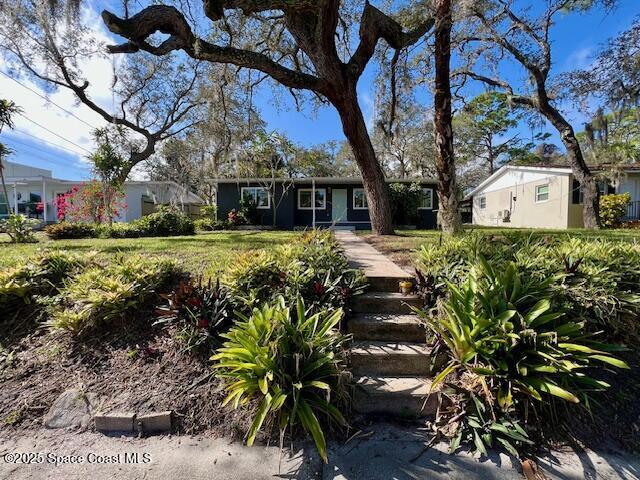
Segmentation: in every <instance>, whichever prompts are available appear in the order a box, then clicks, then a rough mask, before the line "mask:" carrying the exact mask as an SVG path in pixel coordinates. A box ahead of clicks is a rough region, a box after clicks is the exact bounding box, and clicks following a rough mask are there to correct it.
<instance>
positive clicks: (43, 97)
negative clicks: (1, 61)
mask: <svg viewBox="0 0 640 480" xmlns="http://www.w3.org/2000/svg"><path fill="white" fill-rule="evenodd" d="M0 73H1V74H2V75H4V76H5V77H7V78H8V79H9V80H13V81H14V82H15V83H17V84H18V85H20V86H21V87H23V88H26V89H27V90H29V91H30V92H33V93H35V94H36V95H37V96H39V97H40V98H42V99H44V100H46V101H47V103H50V104H51V105H54V106H56V107H58V108H59V109H60V110H62V111H63V112H65V113H68V114H69V115H71V116H72V117H73V118H75V119H76V120H79V121H81V122H82V123H84V124H85V125H87V126H88V127H91V128H93V129H95V128H97V127H95V126H94V125H91V124H90V123H89V122H87V121H86V120H83V119H82V118H80V117H79V116H77V115H76V114H75V113H73V112H72V111H70V110H67V109H66V108H64V107H61V106H60V105H58V104H57V103H56V102H54V101H53V100H51V99H49V98H47V97H45V96H44V95H42V94H41V93H40V92H38V91H37V90H34V89H33V88H31V87H29V86H27V85H25V84H24V83H22V82H20V81H19V80H17V79H15V78H13V77H12V76H10V75H8V74H6V73H5V72H3V71H2V70H0Z"/></svg>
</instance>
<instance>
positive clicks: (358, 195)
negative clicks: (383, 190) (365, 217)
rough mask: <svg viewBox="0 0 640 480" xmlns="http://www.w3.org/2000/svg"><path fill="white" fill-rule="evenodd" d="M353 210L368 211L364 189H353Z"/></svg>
mask: <svg viewBox="0 0 640 480" xmlns="http://www.w3.org/2000/svg"><path fill="white" fill-rule="evenodd" d="M353 209H354V210H368V209H369V203H368V202H367V195H366V194H365V193H364V188H354V189H353Z"/></svg>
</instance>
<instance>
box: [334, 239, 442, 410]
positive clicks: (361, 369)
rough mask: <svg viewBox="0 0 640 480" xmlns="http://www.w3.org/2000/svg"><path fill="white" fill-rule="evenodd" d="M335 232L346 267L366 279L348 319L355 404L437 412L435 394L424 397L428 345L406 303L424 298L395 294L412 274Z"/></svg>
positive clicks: (364, 407) (428, 366)
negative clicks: (343, 254) (400, 283)
mask: <svg viewBox="0 0 640 480" xmlns="http://www.w3.org/2000/svg"><path fill="white" fill-rule="evenodd" d="M335 236H336V239H337V240H338V241H339V242H340V244H341V245H342V247H343V249H344V252H345V255H346V257H347V259H348V260H349V264H350V266H351V267H352V268H356V269H359V270H362V271H363V272H364V274H365V276H366V277H367V280H368V281H369V290H368V291H367V293H365V294H363V295H359V296H357V297H355V298H354V302H353V315H352V316H351V318H350V319H349V320H348V322H347V329H348V331H349V333H351V334H352V335H353V339H354V342H353V345H352V348H351V367H352V370H353V375H354V379H355V382H356V391H355V398H354V408H355V409H356V411H358V412H360V413H382V414H387V415H393V416H403V417H422V416H428V415H433V414H435V412H436V409H437V404H438V395H436V394H433V395H429V396H428V393H429V390H430V388H431V383H430V375H431V349H430V348H429V347H428V346H427V345H426V328H425V326H424V325H423V324H422V323H421V322H420V319H419V317H418V316H417V315H416V314H414V313H413V311H412V310H411V307H410V306H412V305H413V306H416V307H419V306H421V305H422V300H421V299H420V297H418V296H417V295H413V294H409V295H405V294H402V293H398V292H399V282H401V281H413V278H412V277H411V275H409V274H408V273H407V272H405V271H404V270H402V269H401V268H400V267H399V266H398V265H396V264H395V263H393V262H392V261H391V260H389V259H388V258H387V257H385V256H384V255H382V254H381V253H380V252H378V251H377V250H376V249H375V248H373V247H372V246H371V245H369V244H368V243H366V242H365V241H364V240H362V239H360V238H358V237H357V236H356V235H355V234H354V233H352V232H346V231H337V232H335ZM427 396H428V399H427Z"/></svg>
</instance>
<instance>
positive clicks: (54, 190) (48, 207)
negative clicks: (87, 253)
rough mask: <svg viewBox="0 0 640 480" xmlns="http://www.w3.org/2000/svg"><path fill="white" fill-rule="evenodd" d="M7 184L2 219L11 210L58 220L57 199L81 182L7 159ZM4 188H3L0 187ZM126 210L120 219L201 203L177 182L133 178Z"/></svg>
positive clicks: (0, 212)
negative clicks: (157, 207) (159, 208)
mask: <svg viewBox="0 0 640 480" xmlns="http://www.w3.org/2000/svg"><path fill="white" fill-rule="evenodd" d="M4 166H5V169H4V175H5V183H6V185H7V190H8V192H7V193H8V194H9V198H8V199H5V198H4V194H3V193H2V192H1V191H0V218H3V217H6V216H7V215H8V214H9V213H22V214H25V215H28V216H30V217H33V218H39V219H42V220H45V221H46V222H49V223H50V222H56V221H57V220H58V212H57V209H56V202H55V201H54V199H55V198H56V197H57V196H58V195H62V194H65V193H67V192H68V191H69V190H71V188H72V187H73V186H74V185H80V184H81V183H82V182H80V181H75V180H62V179H59V178H54V177H53V175H52V172H51V171H50V170H45V169H42V168H35V167H30V166H27V165H22V164H19V163H14V162H7V161H5V162H4ZM0 190H1V188H0ZM124 193H125V199H124V201H125V203H126V205H127V207H126V209H125V210H124V211H123V212H122V213H121V215H120V217H119V218H118V219H117V220H118V221H127V222H128V221H131V220H135V219H137V218H140V217H142V216H143V215H145V214H148V213H150V212H151V211H152V210H153V207H154V206H155V205H166V204H173V205H177V206H179V207H183V208H184V209H186V208H188V207H189V206H191V205H202V204H203V203H204V201H203V200H202V199H201V198H200V197H198V196H197V195H196V194H194V193H192V192H190V191H188V190H186V189H185V188H183V187H181V186H180V185H178V184H177V183H175V182H154V181H130V182H125V184H124Z"/></svg>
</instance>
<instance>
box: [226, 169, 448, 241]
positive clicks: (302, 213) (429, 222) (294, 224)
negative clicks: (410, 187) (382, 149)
mask: <svg viewBox="0 0 640 480" xmlns="http://www.w3.org/2000/svg"><path fill="white" fill-rule="evenodd" d="M396 182H397V183H408V184H410V183H418V184H420V185H421V186H422V192H423V196H422V201H421V205H420V206H419V208H418V212H417V213H418V214H417V216H416V217H417V222H416V225H415V226H416V227H417V228H424V229H427V228H431V229H433V228H436V216H437V208H438V205H437V202H438V200H437V195H436V185H437V182H436V181H435V180H427V179H402V180H397V179H389V180H387V183H396ZM217 184H218V185H217V205H218V216H219V218H223V219H226V218H227V216H228V214H229V212H230V211H231V210H239V209H240V207H241V205H240V204H241V199H242V198H247V199H250V200H251V201H253V203H254V204H255V205H256V207H257V208H256V210H257V213H258V215H257V216H258V223H259V224H260V225H265V226H274V225H275V227H277V228H280V229H285V230H292V229H296V228H305V227H334V228H348V229H358V230H369V229H371V220H370V218H369V208H368V205H367V197H366V195H365V192H364V189H363V186H362V180H360V179H356V178H336V177H328V178H324V177H320V178H279V179H276V180H275V182H274V181H273V180H272V179H269V178H242V179H237V178H231V179H220V180H217ZM314 198H315V201H313V199H314ZM274 214H275V222H274Z"/></svg>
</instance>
